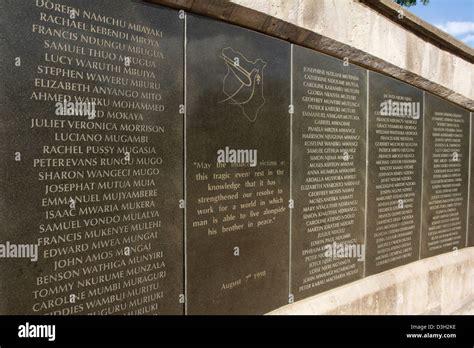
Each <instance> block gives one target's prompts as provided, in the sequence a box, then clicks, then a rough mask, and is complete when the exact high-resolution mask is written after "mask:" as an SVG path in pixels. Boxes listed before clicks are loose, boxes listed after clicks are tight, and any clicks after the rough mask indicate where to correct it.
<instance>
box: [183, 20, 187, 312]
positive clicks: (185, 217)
mask: <svg viewBox="0 0 474 348" xmlns="http://www.w3.org/2000/svg"><path fill="white" fill-rule="evenodd" d="M187 35H188V16H187V14H186V13H184V46H183V49H184V69H183V71H184V74H183V75H184V76H183V77H184V113H183V133H184V134H183V157H184V166H183V170H184V178H183V182H184V314H185V315H187V314H188V258H187V254H188V245H187V241H188V240H187V236H188V227H187V223H188V221H187V213H188V209H187V206H188V195H187V147H186V141H187V139H186V135H187V132H186V127H187V124H186V117H187V105H186V104H187V103H186V102H187V56H186V54H187V48H188V37H187Z"/></svg>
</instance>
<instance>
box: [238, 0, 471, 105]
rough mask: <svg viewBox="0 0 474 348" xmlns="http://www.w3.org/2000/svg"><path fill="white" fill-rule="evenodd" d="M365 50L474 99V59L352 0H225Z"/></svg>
mask: <svg viewBox="0 0 474 348" xmlns="http://www.w3.org/2000/svg"><path fill="white" fill-rule="evenodd" d="M230 1H231V2H233V3H235V4H238V5H241V6H245V7H248V8H251V9H254V10H256V11H260V12H263V13H266V14H268V15H270V16H273V17H276V18H278V19H281V20H284V21H287V22H290V23H292V24H295V25H297V26H300V27H302V28H305V29H308V30H311V31H314V32H316V33H318V34H321V35H324V36H327V37H329V38H331V39H334V40H337V41H339V42H342V43H345V44H348V45H350V46H353V47H355V48H357V49H360V50H362V51H365V52H367V53H370V54H372V55H374V56H376V57H378V58H381V59H383V60H386V61H387V62H389V63H392V64H394V65H397V66H398V67H400V68H402V69H405V70H408V71H410V72H412V73H415V74H417V75H420V76H422V77H424V78H426V79H428V80H431V81H433V82H435V83H438V84H440V85H442V86H444V87H446V88H448V89H451V90H452V91H454V92H456V93H459V94H461V95H463V96H465V97H467V98H470V99H474V66H473V65H474V64H472V63H469V62H468V61H466V60H464V59H462V58H460V57H458V56H456V55H454V54H452V53H450V52H447V51H443V50H441V49H439V48H438V47H436V46H434V45H432V44H430V43H428V42H425V41H424V40H423V39H421V38H420V37H418V36H417V35H415V34H414V33H412V32H410V31H409V30H407V29H405V28H403V27H402V26H400V25H398V24H397V23H395V22H393V21H391V20H390V19H388V18H386V17H384V16H382V15H381V14H380V13H378V12H376V11H375V10H373V9H371V8H369V7H367V6H364V5H363V4H360V3H358V2H357V1H355V0H230Z"/></svg>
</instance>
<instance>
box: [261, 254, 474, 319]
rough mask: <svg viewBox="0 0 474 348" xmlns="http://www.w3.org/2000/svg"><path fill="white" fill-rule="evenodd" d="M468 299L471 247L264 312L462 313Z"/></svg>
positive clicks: (472, 295) (473, 277) (472, 287)
mask: <svg viewBox="0 0 474 348" xmlns="http://www.w3.org/2000/svg"><path fill="white" fill-rule="evenodd" d="M473 301H474V247H471V248H465V249H461V250H458V251H453V252H451V253H446V254H442V255H438V256H434V257H430V258H427V259H423V260H420V261H417V262H413V263H410V264H408V265H405V266H401V267H397V268H394V269H392V270H389V271H386V272H383V273H380V274H376V275H373V276H369V277H366V278H364V279H361V280H358V281H356V282H352V283H350V284H347V285H344V286H341V287H338V288H336V289H333V290H330V291H326V292H324V293H321V294H319V295H316V296H312V297H309V298H307V299H305V300H302V301H298V302H296V303H293V304H290V305H287V306H284V307H281V308H279V309H277V310H274V311H272V312H270V313H269V314H272V315H278V314H283V315H314V314H328V315H331V314H459V313H463V314H466V311H465V309H466V308H468V307H469V306H470V304H471V303H472V302H473Z"/></svg>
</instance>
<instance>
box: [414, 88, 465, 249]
mask: <svg viewBox="0 0 474 348" xmlns="http://www.w3.org/2000/svg"><path fill="white" fill-rule="evenodd" d="M469 116H470V115H469V112H468V111H467V110H465V109H462V108H460V107H458V106H456V105H454V104H451V103H449V102H447V101H445V100H443V99H440V98H438V97H435V96H434V95H432V94H430V93H426V92H425V117H424V138H425V139H424V175H423V205H422V207H423V215H422V223H421V225H422V232H421V240H420V243H421V257H422V258H424V257H429V256H434V255H437V254H441V253H444V252H448V251H452V250H456V249H460V248H464V247H465V246H466V228H467V225H466V224H467V215H466V214H467V200H468V180H469V179H468V177H469V131H470V129H469Z"/></svg>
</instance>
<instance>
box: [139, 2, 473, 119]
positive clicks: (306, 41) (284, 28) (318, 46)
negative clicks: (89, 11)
mask: <svg viewBox="0 0 474 348" xmlns="http://www.w3.org/2000/svg"><path fill="white" fill-rule="evenodd" d="M142 1H145V2H149V3H154V4H158V5H163V6H168V7H172V8H175V9H183V10H185V11H189V12H193V13H195V14H199V15H203V16H207V17H211V18H215V19H219V20H222V21H225V22H228V23H231V24H235V25H238V26H241V27H244V28H248V29H252V30H255V31H258V32H261V33H263V34H267V35H270V36H273V37H276V38H279V39H282V40H285V41H288V42H291V43H294V44H297V45H300V46H303V47H307V48H310V49H313V50H316V51H319V52H322V53H325V54H327V55H330V56H333V57H336V58H340V59H343V58H349V61H350V62H351V63H354V64H356V65H359V66H361V67H363V68H366V69H369V70H372V71H376V72H379V73H381V74H384V75H387V76H390V77H393V78H396V79H398V80H400V81H403V82H406V83H409V84H411V85H413V86H416V87H418V88H421V89H423V90H425V91H427V92H430V93H432V94H434V95H437V96H440V97H441V98H444V99H446V100H448V101H450V102H452V103H454V104H457V105H460V106H461V107H464V108H466V109H468V110H470V111H474V100H472V99H470V98H468V97H466V96H464V95H461V94H459V93H456V92H454V91H452V90H451V89H449V88H446V87H444V86H442V85H440V84H438V83H435V82H433V81H430V80H428V79H426V78H424V77H422V76H420V75H418V74H415V73H412V72H410V71H407V70H405V69H402V68H400V67H398V66H396V65H394V64H391V63H389V62H387V61H385V60H383V59H380V58H378V57H376V56H374V55H371V54H369V53H367V52H363V51H361V50H359V49H356V48H354V47H352V46H350V45H347V44H344V43H341V42H339V41H336V40H334V39H331V38H328V37H326V36H323V35H320V34H318V33H315V32H313V31H311V30H308V29H305V28H301V27H299V26H297V25H295V24H292V23H289V22H286V21H283V20H281V19H278V18H275V17H272V16H270V15H268V14H266V13H263V12H259V11H255V10H253V9H250V8H248V7H244V6H241V5H238V4H235V3H233V2H231V1H229V0H212V1H209V0H142ZM411 16H412V17H416V16H414V15H411ZM418 21H419V22H421V19H418ZM426 25H427V26H428V25H429V24H427V23H426ZM433 28H434V27H433ZM433 28H432V32H433V33H435V31H436V30H438V29H436V28H434V29H433ZM438 31H440V30H438ZM440 32H441V31H440ZM446 35H447V34H446ZM448 36H449V35H448ZM439 38H440V39H441V36H440V37H439ZM451 39H452V41H453V40H454V41H456V40H455V39H454V38H451ZM446 42H447V41H446ZM458 45H459V47H460V45H462V44H461V43H459V42H458ZM463 52H464V51H463ZM466 54H467V53H466ZM471 59H474V58H473V57H472V55H471Z"/></svg>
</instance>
